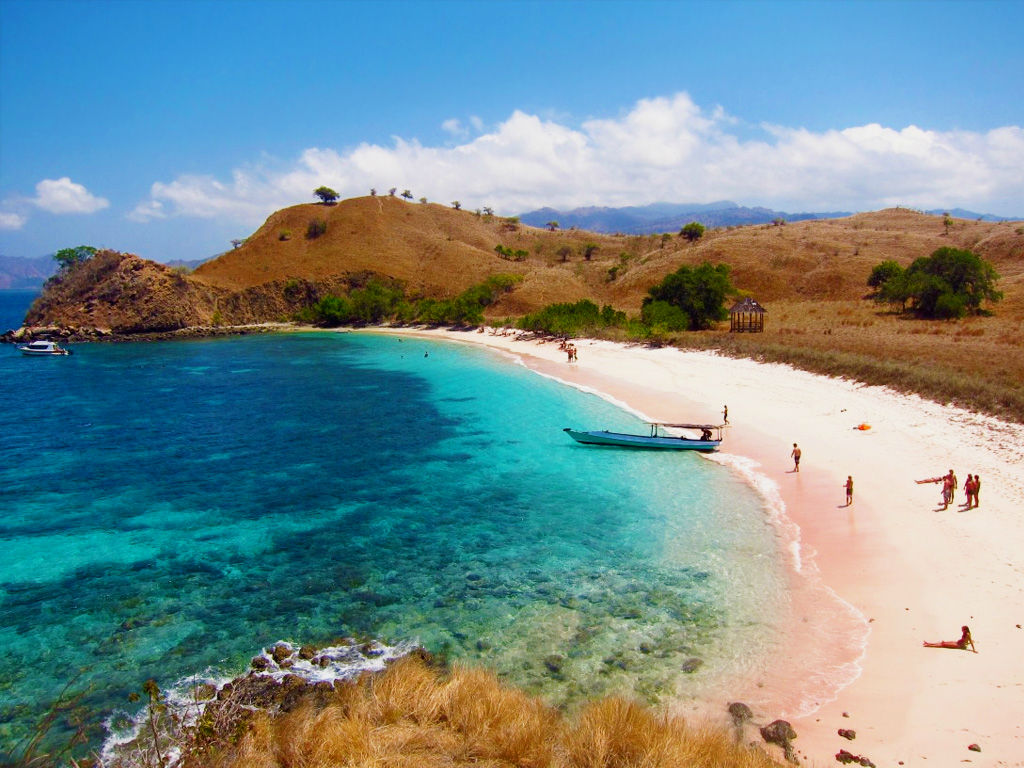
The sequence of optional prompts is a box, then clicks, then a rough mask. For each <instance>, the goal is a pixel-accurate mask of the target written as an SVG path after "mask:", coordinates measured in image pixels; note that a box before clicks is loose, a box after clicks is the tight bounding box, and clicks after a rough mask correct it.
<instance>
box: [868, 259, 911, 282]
mask: <svg viewBox="0 0 1024 768" xmlns="http://www.w3.org/2000/svg"><path fill="white" fill-rule="evenodd" d="M902 273H903V267H901V266H900V265H899V264H898V263H896V262H895V261H893V260H892V259H887V260H885V261H883V262H880V263H879V264H876V265H875V266H874V268H873V269H872V270H871V274H870V275H869V276H868V286H869V287H871V288H874V289H876V290H881V288H882V286H883V285H885V284H886V283H887V282H889V280H891V279H892V278H894V277H896V276H898V275H900V274H902Z"/></svg>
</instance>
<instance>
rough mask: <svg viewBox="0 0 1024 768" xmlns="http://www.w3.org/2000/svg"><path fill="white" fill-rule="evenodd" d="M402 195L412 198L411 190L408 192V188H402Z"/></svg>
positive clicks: (408, 198) (407, 198)
mask: <svg viewBox="0 0 1024 768" xmlns="http://www.w3.org/2000/svg"><path fill="white" fill-rule="evenodd" d="M402 197H404V198H405V199H406V200H412V192H410V191H409V190H408V189H403V190H402Z"/></svg>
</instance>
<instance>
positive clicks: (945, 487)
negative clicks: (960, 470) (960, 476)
mask: <svg viewBox="0 0 1024 768" xmlns="http://www.w3.org/2000/svg"><path fill="white" fill-rule="evenodd" d="M952 498H953V470H950V471H949V474H948V475H943V476H942V508H943V509H948V508H949V502H950V501H951V500H952Z"/></svg>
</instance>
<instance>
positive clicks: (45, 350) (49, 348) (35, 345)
mask: <svg viewBox="0 0 1024 768" xmlns="http://www.w3.org/2000/svg"><path fill="white" fill-rule="evenodd" d="M18 349H20V350H21V354H23V355H29V356H31V357H43V356H47V355H70V354H71V350H70V349H64V347H62V346H60V345H59V344H58V343H57V342H55V341H30V342H29V343H28V344H25V345H23V346H20V347H18Z"/></svg>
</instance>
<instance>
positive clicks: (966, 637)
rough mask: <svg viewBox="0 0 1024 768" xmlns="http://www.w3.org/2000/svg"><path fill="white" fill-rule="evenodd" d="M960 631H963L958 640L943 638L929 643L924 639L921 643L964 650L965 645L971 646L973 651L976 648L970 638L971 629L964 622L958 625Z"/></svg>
mask: <svg viewBox="0 0 1024 768" xmlns="http://www.w3.org/2000/svg"><path fill="white" fill-rule="evenodd" d="M960 631H961V632H962V633H963V634H961V635H960V639H959V640H955V641H954V640H944V641H942V642H941V643H929V642H927V641H925V642H924V643H923V645H924V647H925V648H956V649H957V650H961V651H966V650H967V646H968V645H969V646H971V650H972V651H974V652H975V653H977V652H978V649H977V648H975V647H974V640H973V639H972V638H971V630H970V627H968V626H967V625H966V624H964V625H963V626H962V627H960Z"/></svg>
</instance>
